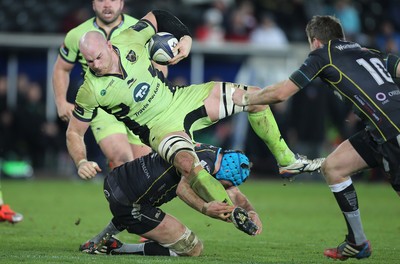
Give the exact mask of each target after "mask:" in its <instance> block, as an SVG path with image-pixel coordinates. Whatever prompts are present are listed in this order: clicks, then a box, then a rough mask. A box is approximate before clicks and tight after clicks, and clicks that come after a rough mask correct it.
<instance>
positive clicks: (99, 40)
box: [79, 31, 112, 75]
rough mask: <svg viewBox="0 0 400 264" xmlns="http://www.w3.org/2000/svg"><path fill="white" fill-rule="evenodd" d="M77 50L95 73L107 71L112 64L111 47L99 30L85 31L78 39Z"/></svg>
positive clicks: (102, 73) (100, 73)
mask: <svg viewBox="0 0 400 264" xmlns="http://www.w3.org/2000/svg"><path fill="white" fill-rule="evenodd" d="M79 50H80V51H81V53H82V56H83V57H84V58H85V60H86V62H87V64H88V66H89V68H90V69H92V70H93V71H94V72H95V73H96V74H97V75H104V74H106V73H108V71H109V69H110V68H111V66H112V65H111V64H112V58H111V56H112V52H111V50H112V47H111V44H110V42H109V41H107V40H106V39H105V37H104V36H103V35H102V34H101V33H100V32H97V31H89V32H86V33H85V34H84V35H83V36H82V38H81V39H80V41H79Z"/></svg>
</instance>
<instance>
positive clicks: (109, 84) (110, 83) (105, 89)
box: [100, 80, 114, 96]
mask: <svg viewBox="0 0 400 264" xmlns="http://www.w3.org/2000/svg"><path fill="white" fill-rule="evenodd" d="M113 83H114V80H111V82H109V83H108V84H107V87H106V88H104V89H102V90H101V91H100V95H101V96H105V95H106V94H107V89H108V87H110V86H112V85H113Z"/></svg>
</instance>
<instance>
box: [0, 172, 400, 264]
mask: <svg viewBox="0 0 400 264" xmlns="http://www.w3.org/2000/svg"><path fill="white" fill-rule="evenodd" d="M356 188H357V190H358V194H359V202H360V206H361V214H362V217H363V221H364V229H365V230H366V232H367V235H368V238H369V239H370V240H371V243H372V246H373V255H372V256H371V257H370V258H369V259H367V260H365V261H362V263H373V264H377V263H378V264H379V263H382V264H387V263H398V259H399V254H398V250H399V249H400V245H399V240H398V235H399V233H400V222H399V221H398V219H399V217H400V205H399V201H398V197H397V194H396V193H395V192H394V191H392V189H391V188H390V186H389V185H386V184H364V183H359V182H356ZM2 190H3V195H4V198H5V200H6V202H7V203H9V204H10V205H12V207H13V208H14V209H15V210H17V211H19V212H21V213H23V214H24V217H25V219H24V221H23V222H21V223H19V224H16V225H11V224H9V223H0V238H1V242H0V263H1V264H6V263H119V264H123V263H149V264H150V263H151V264H153V263H174V264H175V263H202V264H205V263H218V264H220V263H249V264H250V263H293V264H299V263H304V264H309V263H334V261H333V260H329V259H326V258H325V257H324V256H323V255H322V252H323V250H324V249H325V248H326V247H333V246H336V245H337V244H338V243H339V242H341V240H343V239H344V235H345V233H346V229H345V223H344V219H343V216H342V215H341V213H340V211H339V208H338V206H337V205H336V202H335V201H334V198H333V195H332V194H331V192H330V191H329V189H328V187H327V186H326V185H325V184H324V183H316V182H306V181H304V182H302V181H301V179H297V180H296V181H295V182H292V183H287V184H284V182H283V181H279V180H278V181H275V182H274V181H255V180H253V181H252V180H249V181H248V182H246V184H244V185H243V186H242V187H241V190H242V191H243V192H244V193H245V194H246V195H247V197H248V198H249V199H250V200H251V201H252V203H253V205H254V206H255V208H256V209H257V211H258V213H259V215H260V217H261V219H262V221H263V224H264V227H263V233H262V234H261V235H260V236H257V237H250V236H247V235H245V234H244V233H241V232H240V231H238V230H237V229H235V228H234V227H233V226H232V225H231V224H228V223H224V222H222V221H217V220H214V219H210V218H207V217H205V216H203V215H200V214H199V213H197V212H195V211H193V210H192V209H191V208H189V207H188V206H186V205H185V204H183V203H182V202H181V201H180V200H179V199H175V200H174V201H172V202H171V203H169V204H166V205H165V206H163V207H162V208H163V209H164V210H165V211H167V212H169V213H171V214H173V215H174V216H176V217H178V218H179V219H181V221H182V222H183V223H185V224H186V225H187V226H188V227H189V228H191V229H192V230H193V231H194V232H195V233H196V234H197V235H198V236H199V237H200V239H201V240H202V241H203V242H204V245H205V248H204V252H203V255H202V256H201V257H198V258H190V259H189V258H168V257H142V256H100V255H99V256H92V255H86V254H83V253H80V252H79V251H78V247H79V245H80V244H81V243H83V242H84V241H86V240H87V239H89V238H91V237H92V236H93V235H95V234H96V233H97V232H98V231H100V230H101V229H102V228H103V227H104V226H105V225H106V224H107V223H108V222H109V220H110V219H111V214H110V212H109V211H108V207H107V206H108V204H107V202H106V200H105V199H104V197H103V194H102V183H101V182H99V181H97V182H83V181H79V180H76V181H59V180H58V181H56V180H38V179H35V180H27V181H18V180H17V181H15V180H14V181H11V180H3V182H2ZM78 222H79V223H78ZM118 237H119V238H120V239H122V240H123V241H127V242H131V243H134V242H136V241H138V237H137V236H132V235H130V234H128V233H126V232H123V233H121V234H120V235H118ZM347 263H359V262H358V261H357V260H348V261H347Z"/></svg>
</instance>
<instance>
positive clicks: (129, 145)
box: [53, 0, 167, 167]
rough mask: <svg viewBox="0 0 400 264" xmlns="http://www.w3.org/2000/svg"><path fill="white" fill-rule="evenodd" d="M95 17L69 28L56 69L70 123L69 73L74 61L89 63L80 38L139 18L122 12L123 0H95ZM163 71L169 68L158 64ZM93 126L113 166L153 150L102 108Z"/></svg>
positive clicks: (60, 106) (110, 33)
mask: <svg viewBox="0 0 400 264" xmlns="http://www.w3.org/2000/svg"><path fill="white" fill-rule="evenodd" d="M92 6H93V11H94V13H95V17H92V18H90V19H88V20H87V21H85V22H83V23H82V24H80V25H78V26H77V27H75V28H73V29H72V30H70V31H69V32H68V33H67V35H66V37H65V40H64V43H63V45H62V46H61V47H60V50H59V55H58V58H57V61H56V63H55V65H54V70H53V89H54V95H55V102H56V106H57V111H58V116H59V117H60V118H61V119H62V120H63V121H66V122H68V121H69V119H70V118H71V115H72V111H73V108H74V105H73V104H71V103H69V102H68V101H67V90H68V86H69V81H70V73H71V71H72V69H73V67H74V66H75V63H77V62H78V63H80V64H81V65H82V70H83V71H84V72H85V71H86V69H87V63H86V60H85V58H84V57H83V56H82V54H81V52H80V51H79V40H80V38H81V37H82V36H83V34H85V33H86V32H88V31H91V30H94V31H98V32H100V33H101V34H103V35H104V36H105V37H106V39H108V40H109V39H112V38H114V37H115V36H118V34H120V33H121V32H122V31H123V30H125V29H126V28H128V27H129V26H132V25H134V24H135V23H136V22H137V21H138V20H137V19H136V18H133V17H131V16H129V15H126V14H123V13H122V9H123V8H124V0H93V1H92ZM156 67H157V68H159V69H160V70H162V71H163V72H164V74H166V73H167V67H166V66H162V65H156ZM90 125H91V129H92V132H93V135H94V137H95V139H96V142H97V143H98V144H99V146H100V148H101V150H102V152H103V153H104V155H105V156H106V158H107V160H108V161H109V162H110V164H111V166H112V167H114V166H119V165H121V164H123V163H125V162H127V161H130V160H133V159H134V158H137V157H140V156H142V155H145V154H147V153H149V152H150V151H151V149H150V148H149V147H147V146H146V145H144V144H143V143H142V142H141V141H140V140H139V138H138V137H137V136H135V135H134V134H133V133H132V132H131V131H130V130H129V129H127V127H126V126H125V125H124V124H123V123H122V122H119V121H118V120H117V119H116V118H115V117H114V116H112V115H110V114H107V113H106V112H105V111H103V110H102V109H99V110H98V112H97V116H96V117H95V118H93V120H92V121H91V124H90Z"/></svg>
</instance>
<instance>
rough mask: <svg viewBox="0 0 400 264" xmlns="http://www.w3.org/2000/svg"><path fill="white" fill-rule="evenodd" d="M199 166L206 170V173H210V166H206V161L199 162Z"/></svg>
mask: <svg viewBox="0 0 400 264" xmlns="http://www.w3.org/2000/svg"><path fill="white" fill-rule="evenodd" d="M200 164H201V166H202V167H203V168H204V169H206V171H207V172H208V173H211V172H210V166H208V164H207V162H206V161H204V160H201V161H200Z"/></svg>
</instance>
